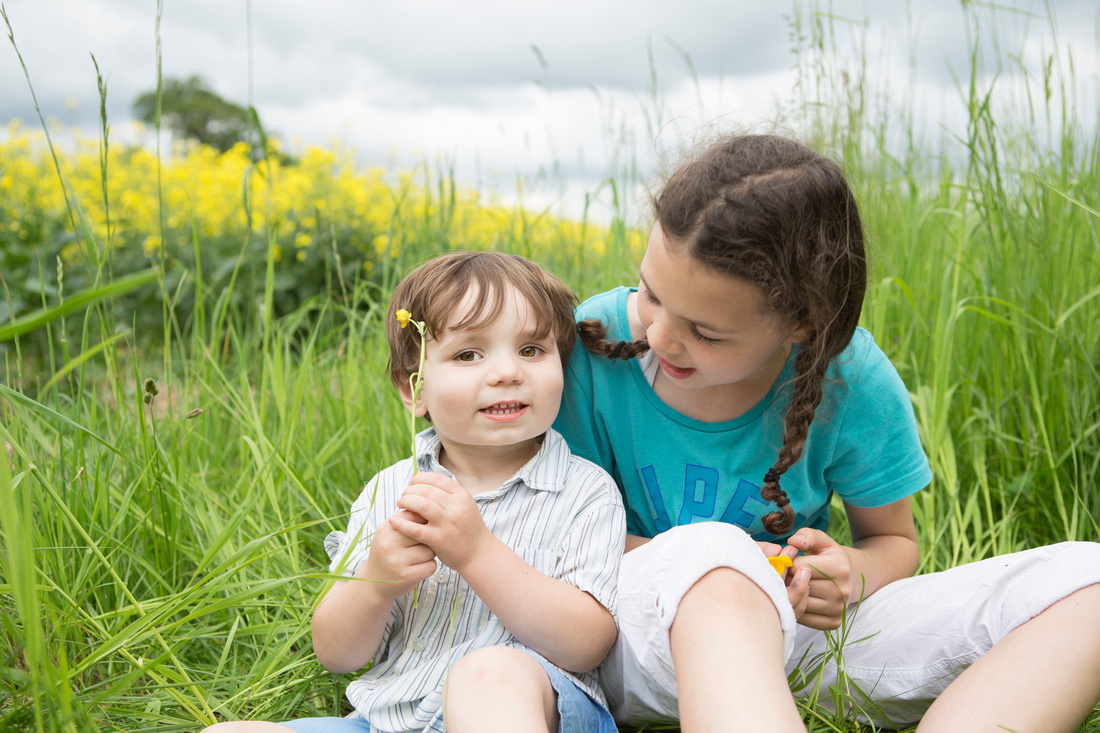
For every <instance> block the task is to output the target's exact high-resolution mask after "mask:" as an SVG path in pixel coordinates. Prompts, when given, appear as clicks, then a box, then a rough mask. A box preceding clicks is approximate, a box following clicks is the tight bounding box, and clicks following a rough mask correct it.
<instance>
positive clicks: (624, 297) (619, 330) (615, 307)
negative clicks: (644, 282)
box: [576, 286, 638, 341]
mask: <svg viewBox="0 0 1100 733" xmlns="http://www.w3.org/2000/svg"><path fill="white" fill-rule="evenodd" d="M637 289H638V288H636V287H627V286H619V287H616V288H613V289H609V291H606V292H604V293H599V294H597V295H593V296H592V297H590V298H587V299H586V300H584V303H582V304H581V305H580V306H577V308H576V320H577V321H581V320H598V321H599V322H602V324H604V325H605V326H606V327H607V337H608V338H609V339H612V340H616V341H628V340H631V337H630V318H629V308H628V305H627V304H628V303H629V298H630V295H631V294H632V293H635V292H636V291H637Z"/></svg>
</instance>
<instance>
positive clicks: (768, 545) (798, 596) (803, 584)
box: [756, 541, 812, 621]
mask: <svg viewBox="0 0 1100 733" xmlns="http://www.w3.org/2000/svg"><path fill="white" fill-rule="evenodd" d="M756 544H757V545H758V546H759V547H760V549H761V551H762V552H763V553H764V557H776V556H777V555H786V556H787V557H789V558H791V559H792V560H793V559H794V557H795V555H797V554H798V550H796V549H795V548H793V547H791V546H790V545H788V546H787V547H780V546H779V545H777V544H775V543H774V542H759V541H758V542H757V543H756ZM811 574H812V571H811V570H810V569H809V568H807V567H797V566H795V567H791V568H787V570H785V571H784V572H783V582H784V583H785V584H786V586H787V600H789V601H790V602H791V608H793V609H794V617H795V619H796V620H798V621H801V620H802V616H803V614H805V613H806V606H807V605H808V604H809V602H810V576H811Z"/></svg>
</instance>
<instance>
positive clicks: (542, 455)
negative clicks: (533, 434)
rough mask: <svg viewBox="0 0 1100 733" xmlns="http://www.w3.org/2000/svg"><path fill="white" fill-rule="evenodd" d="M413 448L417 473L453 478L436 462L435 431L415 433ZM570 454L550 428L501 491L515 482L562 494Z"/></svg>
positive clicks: (563, 440) (428, 430) (437, 446)
mask: <svg viewBox="0 0 1100 733" xmlns="http://www.w3.org/2000/svg"><path fill="white" fill-rule="evenodd" d="M415 445H416V467H417V470H420V471H429V472H432V473H441V474H443V475H444V476H450V477H451V478H454V475H453V474H452V473H451V472H450V471H448V470H447V469H446V468H444V467H443V464H441V463H440V462H439V449H440V448H442V447H443V444H442V442H441V441H440V440H439V435H438V434H436V432H435V428H428V429H427V430H425V431H424V432H422V433H420V434H418V435H417V436H416V440H415ZM570 455H571V454H570V452H569V446H568V445H566V442H565V439H564V438H562V437H561V434H560V433H558V432H557V431H556V430H554V429H553V428H549V429H548V430H547V431H546V435H545V437H544V438H543V440H542V445H541V446H539V450H538V452H537V453H535V455H534V456H532V457H531V460H529V461H527V463H525V464H523V467H522V468H520V469H519V470H518V471H516V473H515V475H513V476H512V478H510V479H508V480H507V481H505V482H504V484H503V485H502V486H501V487H500V488H501V489H507V488H509V487H511V486H513V485H515V484H517V483H523V484H526V485H527V486H528V487H530V488H532V489H536V490H540V491H561V490H562V489H563V488H564V486H563V484H564V481H565V476H566V475H567V472H566V467H567V464H568V463H569V458H570Z"/></svg>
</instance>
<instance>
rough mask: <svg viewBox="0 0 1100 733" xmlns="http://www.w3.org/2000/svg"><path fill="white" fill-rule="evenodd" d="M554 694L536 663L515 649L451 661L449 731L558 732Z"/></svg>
mask: <svg viewBox="0 0 1100 733" xmlns="http://www.w3.org/2000/svg"><path fill="white" fill-rule="evenodd" d="M557 697H558V696H557V693H555V692H554V688H553V686H552V685H551V684H550V678H549V677H548V676H547V673H546V671H545V670H544V669H543V668H542V665H541V664H539V662H538V660H536V659H535V658H534V657H532V656H531V655H530V654H527V653H526V652H523V651H520V650H519V649H512V648H510V647H503V646H491V647H484V648H482V649H478V650H476V651H473V652H471V653H469V654H467V655H466V656H464V657H462V659H459V660H458V661H457V662H455V664H454V666H453V667H451V671H450V672H449V673H448V674H447V682H446V685H445V686H444V688H443V719H444V721H445V722H446V724H447V730H448V731H451V732H452V733H462V731H481V732H484V733H492V731H501V732H502V733H513V732H514V731H550V732H556V731H557V730H558V722H559V718H558V705H557Z"/></svg>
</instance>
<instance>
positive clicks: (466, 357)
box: [455, 351, 477, 362]
mask: <svg viewBox="0 0 1100 733" xmlns="http://www.w3.org/2000/svg"><path fill="white" fill-rule="evenodd" d="M455 361H465V362H471V361H477V352H476V351H462V352H459V353H458V354H455Z"/></svg>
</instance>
